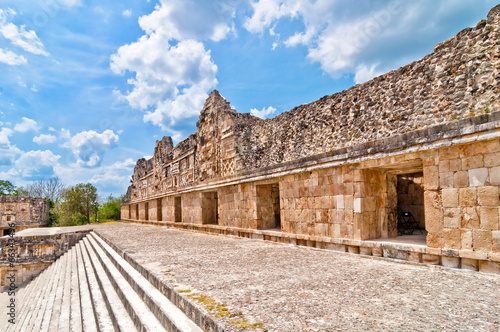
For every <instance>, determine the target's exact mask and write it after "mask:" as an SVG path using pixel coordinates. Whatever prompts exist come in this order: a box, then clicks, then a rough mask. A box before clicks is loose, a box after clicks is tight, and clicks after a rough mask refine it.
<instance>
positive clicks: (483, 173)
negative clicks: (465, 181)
mask: <svg viewBox="0 0 500 332" xmlns="http://www.w3.org/2000/svg"><path fill="white" fill-rule="evenodd" d="M487 180H488V169H487V168H475V169H470V170H469V185H470V186H471V187H479V186H484V185H485V183H486V181H487Z"/></svg>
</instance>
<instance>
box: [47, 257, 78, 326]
mask: <svg viewBox="0 0 500 332" xmlns="http://www.w3.org/2000/svg"><path fill="white" fill-rule="evenodd" d="M72 254H73V253H72V252H71V251H68V261H67V265H66V269H65V274H64V280H63V283H62V284H61V283H59V288H62V297H61V304H60V308H61V309H60V311H59V313H58V314H57V312H52V317H51V318H50V319H51V322H50V324H49V326H50V327H51V331H54V332H55V331H57V332H69V313H70V298H71V293H70V292H71V287H70V286H71V257H72Z"/></svg>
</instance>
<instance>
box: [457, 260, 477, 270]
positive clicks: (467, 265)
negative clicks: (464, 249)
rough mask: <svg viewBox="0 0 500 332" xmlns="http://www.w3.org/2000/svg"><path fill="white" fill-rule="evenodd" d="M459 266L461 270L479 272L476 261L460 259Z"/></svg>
mask: <svg viewBox="0 0 500 332" xmlns="http://www.w3.org/2000/svg"><path fill="white" fill-rule="evenodd" d="M460 265H461V267H462V269H466V270H472V271H478V270H479V262H478V260H477V259H470V258H462V259H461V264H460Z"/></svg>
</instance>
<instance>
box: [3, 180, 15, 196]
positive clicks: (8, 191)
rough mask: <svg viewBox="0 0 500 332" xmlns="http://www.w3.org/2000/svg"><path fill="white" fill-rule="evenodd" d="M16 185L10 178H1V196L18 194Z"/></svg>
mask: <svg viewBox="0 0 500 332" xmlns="http://www.w3.org/2000/svg"><path fill="white" fill-rule="evenodd" d="M17 195H18V192H17V189H16V186H14V185H13V184H12V182H10V181H8V180H0V196H17Z"/></svg>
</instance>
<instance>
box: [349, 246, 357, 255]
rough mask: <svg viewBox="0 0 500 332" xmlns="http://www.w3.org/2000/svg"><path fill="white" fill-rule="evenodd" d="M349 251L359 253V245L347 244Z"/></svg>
mask: <svg viewBox="0 0 500 332" xmlns="http://www.w3.org/2000/svg"><path fill="white" fill-rule="evenodd" d="M347 252H349V253H351V254H359V247H358V246H347Z"/></svg>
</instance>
